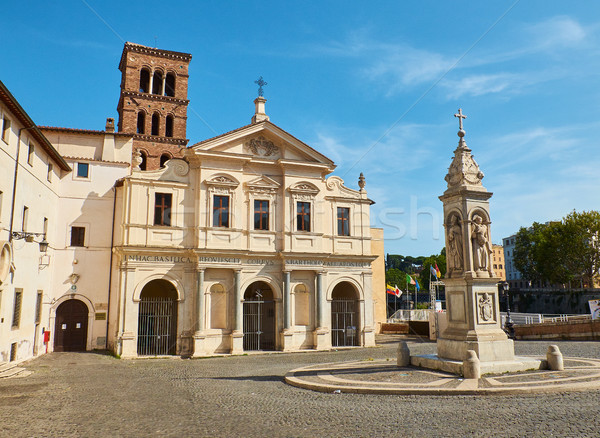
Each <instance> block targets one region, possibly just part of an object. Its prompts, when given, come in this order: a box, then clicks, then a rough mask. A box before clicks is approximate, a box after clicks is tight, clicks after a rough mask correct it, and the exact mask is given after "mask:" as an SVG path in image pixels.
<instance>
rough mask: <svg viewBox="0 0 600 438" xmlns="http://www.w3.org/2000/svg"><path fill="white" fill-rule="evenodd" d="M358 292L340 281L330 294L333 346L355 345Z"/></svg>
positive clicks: (358, 325) (358, 328)
mask: <svg viewBox="0 0 600 438" xmlns="http://www.w3.org/2000/svg"><path fill="white" fill-rule="evenodd" d="M358 309H359V302H358V294H357V292H356V289H355V288H354V286H353V285H352V284H351V283H349V282H347V281H342V282H341V283H339V284H337V285H336V286H335V287H334V288H333V292H332V294H331V345H332V346H333V347H356V346H358V345H360V344H359V341H358V339H359V338H358V334H359V331H360V321H359V319H358Z"/></svg>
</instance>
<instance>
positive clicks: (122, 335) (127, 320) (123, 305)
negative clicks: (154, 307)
mask: <svg viewBox="0 0 600 438" xmlns="http://www.w3.org/2000/svg"><path fill="white" fill-rule="evenodd" d="M120 280H121V284H120V285H119V287H120V292H121V296H120V302H119V307H120V309H119V315H118V317H119V318H120V322H121V323H120V328H119V334H118V339H117V342H118V344H119V348H118V349H117V354H119V355H120V356H121V357H136V356H137V345H136V338H137V312H136V310H137V309H138V307H139V306H133V290H134V287H135V284H134V281H135V268H134V267H131V266H127V265H126V264H122V265H121V279H120ZM128 303H129V304H130V305H127V304H128Z"/></svg>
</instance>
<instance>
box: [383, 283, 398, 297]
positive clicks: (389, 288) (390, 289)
mask: <svg viewBox="0 0 600 438" xmlns="http://www.w3.org/2000/svg"><path fill="white" fill-rule="evenodd" d="M396 289H397V288H395V287H392V286H390V285H389V284H388V285H387V290H386V292H387V293H388V294H390V295H396ZM396 296H398V295H396Z"/></svg>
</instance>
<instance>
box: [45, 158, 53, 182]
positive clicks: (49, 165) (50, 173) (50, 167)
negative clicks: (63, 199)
mask: <svg viewBox="0 0 600 438" xmlns="http://www.w3.org/2000/svg"><path fill="white" fill-rule="evenodd" d="M46 179H47V180H48V182H52V163H48V174H47V175H46Z"/></svg>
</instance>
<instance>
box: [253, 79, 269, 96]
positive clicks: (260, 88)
mask: <svg viewBox="0 0 600 438" xmlns="http://www.w3.org/2000/svg"><path fill="white" fill-rule="evenodd" d="M254 83H255V84H257V85H258V95H259V96H260V97H262V95H263V87H264V86H265V85H267V83H266V82H265V81H264V80H263V77H262V76H261V77H260V78H258V79H257V80H255V81H254Z"/></svg>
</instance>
